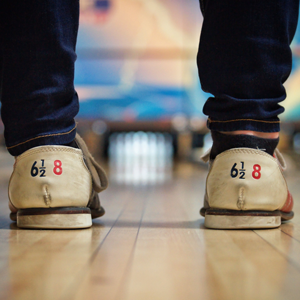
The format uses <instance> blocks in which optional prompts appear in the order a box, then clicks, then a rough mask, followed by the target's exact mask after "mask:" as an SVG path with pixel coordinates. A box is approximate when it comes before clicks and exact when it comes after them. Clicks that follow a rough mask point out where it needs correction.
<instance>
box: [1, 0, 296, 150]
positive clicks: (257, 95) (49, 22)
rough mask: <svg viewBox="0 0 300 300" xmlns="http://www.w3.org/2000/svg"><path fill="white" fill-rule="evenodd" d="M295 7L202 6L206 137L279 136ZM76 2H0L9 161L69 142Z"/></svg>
mask: <svg viewBox="0 0 300 300" xmlns="http://www.w3.org/2000/svg"><path fill="white" fill-rule="evenodd" d="M298 1H299V0H201V7H202V9H203V13H204V23H203V28H202V34H201V41H200V46H199V53H198V58H197V61H198V67H199V76H200V80H201V84H202V88H203V90H204V91H207V92H209V93H211V94H212V95H214V97H211V98H209V99H208V100H207V102H206V104H205V106H204V113H205V114H206V115H208V117H209V118H208V127H209V128H210V129H212V130H218V131H227V130H228V131H231V130H242V129H245V130H246V129H248V130H256V131H265V132H274V131H279V119H278V115H279V114H280V113H282V112H283V108H282V107H281V106H280V105H279V102H281V101H283V100H284V99H285V97H286V94H285V90H284V87H283V85H282V84H283V83H284V81H285V80H286V79H287V77H288V76H289V73H290V71H291V50H290V47H289V45H290V43H291V40H292V38H293V36H294V33H295V29H296V25H297V20H298V5H299V3H298ZM78 18H79V3H78V0H63V1H62V0H28V1H21V0H16V1H10V0H1V1H0V97H1V102H2V110H1V115H2V120H3V123H4V126H5V132H4V135H5V141H6V145H7V148H8V151H9V152H10V153H11V154H12V155H14V156H16V155H20V154H21V153H22V152H24V151H26V150H28V149H30V148H32V147H36V146H41V145H55V144H68V143H70V142H72V140H73V139H74V137H75V132H76V125H75V121H74V117H75V116H76V114H77V113H78V108H79V106H78V97H77V94H76V92H75V90H74V84H73V81H74V62H75V60H76V54H75V45H76V38H77V31H78Z"/></svg>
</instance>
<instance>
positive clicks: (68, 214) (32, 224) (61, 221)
mask: <svg viewBox="0 0 300 300" xmlns="http://www.w3.org/2000/svg"><path fill="white" fill-rule="evenodd" d="M16 221H17V226H18V227H20V228H35V229H37V228H39V229H79V228H89V227H91V226H92V217H91V210H90V209H89V208H88V207H75V208H74V207H71V208H69V207H63V208H30V209H20V210H19V211H18V212H17V215H16Z"/></svg>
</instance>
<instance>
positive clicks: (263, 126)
mask: <svg viewBox="0 0 300 300" xmlns="http://www.w3.org/2000/svg"><path fill="white" fill-rule="evenodd" d="M276 119H277V120H270V121H268V120H254V119H236V120H226V121H224V120H222V121H221V120H215V119H214V120H212V119H211V118H208V120H207V127H208V128H209V129H210V130H215V131H236V130H252V131H260V132H279V131H280V120H279V118H276Z"/></svg>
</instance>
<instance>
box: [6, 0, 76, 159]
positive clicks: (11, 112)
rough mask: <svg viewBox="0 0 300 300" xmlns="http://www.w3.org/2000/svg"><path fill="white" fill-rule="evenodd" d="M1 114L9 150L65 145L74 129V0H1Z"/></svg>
mask: <svg viewBox="0 0 300 300" xmlns="http://www.w3.org/2000/svg"><path fill="white" fill-rule="evenodd" d="M0 6H1V7H0V10H1V13H2V18H1V19H0V28H1V31H0V34H1V38H0V39H1V46H0V48H1V50H0V53H1V57H0V60H1V62H2V63H0V66H1V67H2V70H1V71H2V72H1V78H0V83H1V89H0V90H1V91H2V92H1V102H2V107H1V116H2V120H3V123H4V126H5V132H4V135H5V141H6V145H7V148H8V151H9V152H10V153H11V154H12V155H14V156H16V155H19V154H21V153H22V152H24V151H26V150H28V149H29V148H32V147H36V146H41V145H55V144H68V143H70V142H72V140H73V139H74V137H75V133H76V124H75V121H74V117H75V116H76V114H77V113H78V109H79V104H78V97H77V94H76V92H75V90H74V83H73V82H74V63H75V60H76V54H75V45H76V39H77V32H78V20H79V1H78V0H63V1H61V0H43V1H36V0H28V1H21V0H16V1H9V0H2V1H1V4H0Z"/></svg>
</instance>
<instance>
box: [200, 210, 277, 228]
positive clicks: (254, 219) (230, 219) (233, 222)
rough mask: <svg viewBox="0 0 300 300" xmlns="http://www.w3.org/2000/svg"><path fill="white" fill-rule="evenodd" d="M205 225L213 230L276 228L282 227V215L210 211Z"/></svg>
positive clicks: (206, 214) (258, 212)
mask: <svg viewBox="0 0 300 300" xmlns="http://www.w3.org/2000/svg"><path fill="white" fill-rule="evenodd" d="M204 225H205V227H207V228H212V229H259V228H276V227H279V226H280V225H281V213H280V211H274V212H264V211H231V210H214V209H208V210H207V211H206V213H205V221H204Z"/></svg>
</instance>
